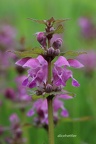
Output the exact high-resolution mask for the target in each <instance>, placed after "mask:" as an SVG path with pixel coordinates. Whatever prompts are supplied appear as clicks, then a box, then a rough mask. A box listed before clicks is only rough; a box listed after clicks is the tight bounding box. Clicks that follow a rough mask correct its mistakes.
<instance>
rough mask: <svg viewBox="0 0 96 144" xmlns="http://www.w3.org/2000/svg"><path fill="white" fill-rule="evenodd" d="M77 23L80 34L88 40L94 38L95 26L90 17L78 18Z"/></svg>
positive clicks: (95, 36) (95, 35)
mask: <svg viewBox="0 0 96 144" xmlns="http://www.w3.org/2000/svg"><path fill="white" fill-rule="evenodd" d="M78 23H79V26H80V27H81V34H82V36H83V37H84V38H85V39H89V40H90V39H94V38H96V26H95V25H94V24H93V22H92V20H91V19H90V18H87V17H81V18H79V21H78Z"/></svg>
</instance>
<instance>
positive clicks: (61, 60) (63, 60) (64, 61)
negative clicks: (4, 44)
mask: <svg viewBox="0 0 96 144" xmlns="http://www.w3.org/2000/svg"><path fill="white" fill-rule="evenodd" d="M54 64H55V65H56V66H58V67H61V66H70V65H69V62H68V61H67V59H66V58H65V57H63V56H60V57H59V58H58V60H57V61H56V62H55V63H54Z"/></svg>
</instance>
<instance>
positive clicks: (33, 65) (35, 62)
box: [23, 59, 40, 68]
mask: <svg viewBox="0 0 96 144" xmlns="http://www.w3.org/2000/svg"><path fill="white" fill-rule="evenodd" d="M39 65H40V64H39V61H38V60H37V59H29V60H28V61H27V62H26V63H25V64H24V65H23V67H29V68H37V67H38V66H39Z"/></svg>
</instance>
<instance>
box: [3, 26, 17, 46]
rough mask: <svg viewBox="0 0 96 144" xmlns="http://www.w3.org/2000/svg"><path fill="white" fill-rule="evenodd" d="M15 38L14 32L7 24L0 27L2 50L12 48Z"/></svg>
mask: <svg viewBox="0 0 96 144" xmlns="http://www.w3.org/2000/svg"><path fill="white" fill-rule="evenodd" d="M15 37H16V30H15V29H14V28H13V27H12V26H10V25H7V24H3V25H1V26H0V46H2V47H4V48H9V47H12V45H13V43H14V39H15Z"/></svg>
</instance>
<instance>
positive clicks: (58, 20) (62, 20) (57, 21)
mask: <svg viewBox="0 0 96 144" xmlns="http://www.w3.org/2000/svg"><path fill="white" fill-rule="evenodd" d="M67 20H70V18H66V19H57V20H55V22H54V24H58V23H62V22H65V21H67Z"/></svg>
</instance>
